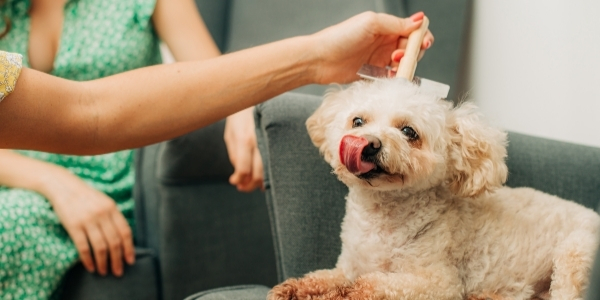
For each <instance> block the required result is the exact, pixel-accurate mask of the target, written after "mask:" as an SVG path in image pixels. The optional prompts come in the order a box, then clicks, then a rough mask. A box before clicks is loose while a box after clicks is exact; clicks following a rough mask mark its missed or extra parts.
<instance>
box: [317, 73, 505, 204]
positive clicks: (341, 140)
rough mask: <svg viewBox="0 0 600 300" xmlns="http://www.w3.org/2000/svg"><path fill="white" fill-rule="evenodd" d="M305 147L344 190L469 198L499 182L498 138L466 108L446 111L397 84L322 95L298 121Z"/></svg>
mask: <svg viewBox="0 0 600 300" xmlns="http://www.w3.org/2000/svg"><path fill="white" fill-rule="evenodd" d="M306 125H307V128H308V132H309V134H310V137H311V139H312V141H313V143H314V144H315V145H316V146H317V147H318V148H319V150H320V152H321V154H322V155H323V156H324V157H325V160H326V161H327V162H328V163H329V164H330V165H331V166H332V167H333V170H334V173H335V174H336V175H337V176H338V178H339V179H340V180H341V181H343V182H344V183H345V184H346V185H348V186H349V187H362V188H367V189H375V190H383V191H389V190H406V191H418V190H424V189H428V188H432V187H435V186H441V185H443V186H446V187H447V188H449V189H450V190H451V191H453V192H454V193H456V194H458V195H461V196H469V197H471V196H476V195H479V194H481V193H483V192H486V191H489V190H492V189H494V188H496V187H499V186H501V185H502V183H504V181H505V180H506V175H507V168H506V164H505V162H504V158H505V156H506V147H505V144H506V135H505V133H504V132H502V131H500V130H497V129H495V128H492V127H490V126H488V125H487V124H485V123H484V122H482V121H481V119H480V117H479V115H478V114H477V112H476V109H475V107H474V106H473V105H472V104H463V105H461V106H459V107H456V108H453V107H452V104H451V103H449V102H448V101H445V100H439V99H437V98H436V97H432V96H426V95H422V94H419V93H417V88H415V87H413V86H412V85H409V84H407V83H404V82H402V81H400V80H398V79H387V80H378V81H375V82H357V83H354V84H353V85H351V86H350V87H349V88H348V89H345V90H338V91H333V92H329V93H328V94H327V95H326V96H325V99H324V101H323V104H322V105H321V106H320V107H319V108H318V109H317V111H316V112H315V113H314V114H313V115H312V116H311V117H310V118H309V119H308V120H307V122H306Z"/></svg>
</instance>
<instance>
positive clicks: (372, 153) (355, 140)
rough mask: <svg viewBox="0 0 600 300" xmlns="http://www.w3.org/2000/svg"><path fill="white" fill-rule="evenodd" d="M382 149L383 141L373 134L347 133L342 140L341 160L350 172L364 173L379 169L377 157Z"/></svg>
mask: <svg viewBox="0 0 600 300" xmlns="http://www.w3.org/2000/svg"><path fill="white" fill-rule="evenodd" d="M380 149H381V141H380V140H379V139H378V138H376V137H374V136H371V135H364V136H360V137H358V136H354V135H346V136H344V137H343V138H342V141H341V142H340V151H339V152H340V153H339V155H340V162H341V163H342V164H343V165H344V166H346V168H347V169H348V171H350V173H352V174H355V175H362V174H365V173H368V172H371V171H373V170H375V169H377V165H376V164H375V157H376V155H377V153H379V150H380Z"/></svg>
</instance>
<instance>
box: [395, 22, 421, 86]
mask: <svg viewBox="0 0 600 300" xmlns="http://www.w3.org/2000/svg"><path fill="white" fill-rule="evenodd" d="M428 27H429V19H428V18H427V17H423V24H421V27H419V29H417V30H415V31H413V32H411V34H410V35H409V36H408V43H407V44H406V50H404V56H403V57H402V59H401V60H400V64H399V65H398V72H396V76H398V77H404V78H406V79H408V81H412V80H413V77H414V76H415V70H416V69H417V59H418V58H419V51H420V50H421V45H422V44H423V39H424V38H425V34H426V33H427V28H428Z"/></svg>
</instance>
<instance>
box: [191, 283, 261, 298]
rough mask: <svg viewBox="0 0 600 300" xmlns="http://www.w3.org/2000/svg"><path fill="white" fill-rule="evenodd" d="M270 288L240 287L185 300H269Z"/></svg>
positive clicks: (209, 291) (206, 293)
mask: <svg viewBox="0 0 600 300" xmlns="http://www.w3.org/2000/svg"><path fill="white" fill-rule="evenodd" d="M269 290H270V289H269V288H268V287H266V286H259V285H240V286H230V287H224V288H218V289H212V290H208V291H204V292H200V293H197V294H194V295H191V296H189V297H186V298H185V300H232V299H239V300H264V299H266V298H267V294H268V293H269Z"/></svg>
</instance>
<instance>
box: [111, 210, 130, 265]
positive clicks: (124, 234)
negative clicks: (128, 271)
mask: <svg viewBox="0 0 600 300" xmlns="http://www.w3.org/2000/svg"><path fill="white" fill-rule="evenodd" d="M112 221H113V223H114V224H115V227H116V229H117V231H118V234H119V236H120V237H121V241H122V242H123V253H124V258H125V261H126V262H127V264H129V265H133V264H134V263H135V246H134V245H133V234H132V232H131V227H129V223H127V220H125V217H124V216H123V214H122V213H120V212H119V211H115V212H114V213H113V214H112Z"/></svg>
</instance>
